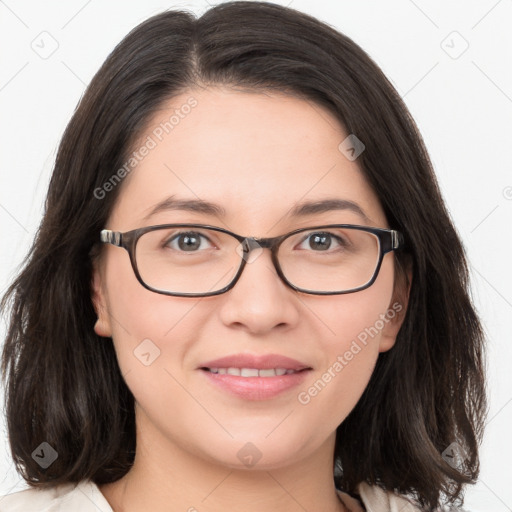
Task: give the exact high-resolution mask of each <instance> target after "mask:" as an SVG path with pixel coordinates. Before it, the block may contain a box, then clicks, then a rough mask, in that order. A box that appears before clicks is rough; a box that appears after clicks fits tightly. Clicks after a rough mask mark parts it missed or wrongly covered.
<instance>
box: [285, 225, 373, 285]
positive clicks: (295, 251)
mask: <svg viewBox="0 0 512 512" xmlns="http://www.w3.org/2000/svg"><path fill="white" fill-rule="evenodd" d="M379 255H380V247H379V239H378V237H377V236H375V235H374V234H372V233H369V232H368V231H361V230H359V229H354V228H327V229H315V230H308V231H301V232H299V233H296V234H294V235H292V236H290V237H288V238H287V239H286V240H284V242H283V243H282V245H281V246H280V247H279V253H278V257H279V263H280V265H281V269H282V271H283V274H284V275H285V276H286V278H287V279H288V281H290V283H292V284H293V285H294V286H296V287H298V288H302V289H303V290H305V291H313V292H314V291H317V292H341V291H349V290H353V289H355V288H359V287H361V286H364V285H365V284H367V283H368V282H369V281H370V280H371V279H372V277H373V275H374V273H375V270H376V268H377V264H378V261H379Z"/></svg>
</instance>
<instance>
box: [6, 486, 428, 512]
mask: <svg viewBox="0 0 512 512" xmlns="http://www.w3.org/2000/svg"><path fill="white" fill-rule="evenodd" d="M356 490H357V493H358V494H359V496H361V501H362V503H363V505H364V507H365V509H366V512H421V511H420V509H419V508H417V507H415V506H414V505H413V504H412V503H411V502H410V501H408V500H407V499H405V498H404V497H402V496H397V495H396V494H394V493H392V492H389V491H384V490H383V489H381V488H380V487H377V486H371V485H368V484H366V483H360V484H359V485H358V486H357V489H356ZM340 498H341V500H342V501H343V504H344V505H345V507H346V508H348V509H349V510H350V512H364V510H365V509H363V508H362V507H361V504H360V502H359V501H358V500H356V499H354V498H351V497H350V496H349V495H348V494H345V493H340ZM0 512H114V511H113V510H112V507H111V506H110V505H109V503H108V501H107V500H106V498H105V496H103V494H102V493H101V491H100V490H99V488H98V486H97V485H96V484H95V483H94V482H92V481H90V480H84V481H82V482H80V483H79V484H63V485H59V486H56V487H54V488H52V489H36V488H30V489H25V490H23V491H18V492H15V493H12V494H6V495H5V496H1V497H0Z"/></svg>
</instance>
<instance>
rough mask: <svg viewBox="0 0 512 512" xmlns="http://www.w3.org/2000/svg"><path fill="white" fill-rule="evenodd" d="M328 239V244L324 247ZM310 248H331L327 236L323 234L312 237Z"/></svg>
mask: <svg viewBox="0 0 512 512" xmlns="http://www.w3.org/2000/svg"><path fill="white" fill-rule="evenodd" d="M328 239H329V243H328V244H327V246H326V245H325V244H326V240H328ZM320 244H323V245H320ZM310 246H311V247H312V248H319V249H329V247H330V246H331V242H330V238H329V235H325V234H324V235H313V237H312V243H311V242H310Z"/></svg>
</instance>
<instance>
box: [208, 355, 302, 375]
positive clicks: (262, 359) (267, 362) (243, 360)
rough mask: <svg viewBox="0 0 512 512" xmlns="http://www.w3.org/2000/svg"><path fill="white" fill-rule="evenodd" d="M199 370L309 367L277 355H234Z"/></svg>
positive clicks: (211, 362)
mask: <svg viewBox="0 0 512 512" xmlns="http://www.w3.org/2000/svg"><path fill="white" fill-rule="evenodd" d="M199 368H257V369H258V370H265V369H270V368H284V369H286V370H295V371H299V370H305V369H310V368H311V367H310V366H309V365H307V364H304V363H302V362H300V361H297V360H296V359H292V358H290V357H286V356H281V355H279V354H265V355H250V354H234V355H231V356H225V357H221V358H219V359H214V360H211V361H207V362H205V363H203V364H201V365H200V366H199Z"/></svg>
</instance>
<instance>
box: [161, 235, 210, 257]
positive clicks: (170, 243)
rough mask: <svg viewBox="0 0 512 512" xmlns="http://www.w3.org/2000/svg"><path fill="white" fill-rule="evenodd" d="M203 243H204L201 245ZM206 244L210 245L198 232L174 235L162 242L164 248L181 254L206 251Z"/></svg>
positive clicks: (207, 239) (208, 240)
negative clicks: (181, 252)
mask: <svg viewBox="0 0 512 512" xmlns="http://www.w3.org/2000/svg"><path fill="white" fill-rule="evenodd" d="M203 242H205V243H203ZM207 243H210V244H211V242H210V239H209V238H208V237H207V236H206V235H203V234H201V233H199V232H198V231H185V232H181V233H176V234H174V235H173V236H172V238H170V239H167V241H166V242H164V244H163V246H164V247H169V248H170V249H173V250H176V251H183V252H199V251H198V250H201V249H203V250H204V249H208V248H209V247H208V246H207Z"/></svg>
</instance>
